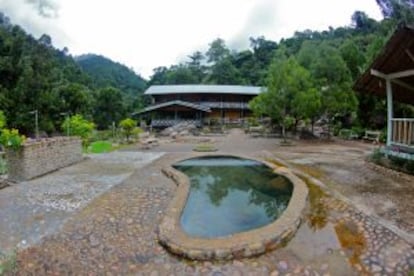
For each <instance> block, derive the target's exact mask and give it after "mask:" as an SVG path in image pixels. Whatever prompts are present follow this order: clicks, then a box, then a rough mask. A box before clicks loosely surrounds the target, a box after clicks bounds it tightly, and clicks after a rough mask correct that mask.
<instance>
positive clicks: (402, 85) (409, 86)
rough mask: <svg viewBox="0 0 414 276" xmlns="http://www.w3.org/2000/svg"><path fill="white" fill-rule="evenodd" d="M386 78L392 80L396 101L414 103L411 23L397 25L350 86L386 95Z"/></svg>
mask: <svg viewBox="0 0 414 276" xmlns="http://www.w3.org/2000/svg"><path fill="white" fill-rule="evenodd" d="M387 80H388V81H390V82H391V84H392V90H393V98H394V99H395V100H396V101H399V102H402V103H408V104H414V26H406V25H401V26H399V27H398V29H397V30H396V31H395V32H394V34H393V35H392V36H391V38H390V39H389V40H388V42H387V44H386V45H385V47H384V49H383V50H382V52H381V54H380V55H379V56H378V57H377V58H376V59H375V60H374V62H373V63H372V64H371V66H370V67H369V68H368V69H367V70H366V71H365V72H364V74H362V76H360V78H359V79H358V80H357V81H356V82H355V84H354V87H353V88H354V90H356V91H358V92H361V93H366V94H374V95H378V96H385V95H386V81H387Z"/></svg>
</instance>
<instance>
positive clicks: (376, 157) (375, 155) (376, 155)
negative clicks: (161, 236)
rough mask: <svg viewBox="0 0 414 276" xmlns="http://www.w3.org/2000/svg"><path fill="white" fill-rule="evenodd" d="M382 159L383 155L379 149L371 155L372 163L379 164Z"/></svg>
mask: <svg viewBox="0 0 414 276" xmlns="http://www.w3.org/2000/svg"><path fill="white" fill-rule="evenodd" d="M383 157H384V154H383V153H382V152H381V151H380V150H379V149H375V150H374V152H373V153H372V155H371V160H372V162H374V163H377V164H381V161H382V158H383Z"/></svg>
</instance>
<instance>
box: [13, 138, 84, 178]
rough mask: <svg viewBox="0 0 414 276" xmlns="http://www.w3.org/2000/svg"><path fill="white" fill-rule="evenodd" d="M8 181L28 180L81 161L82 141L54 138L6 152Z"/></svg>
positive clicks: (30, 143) (32, 142)
mask: <svg viewBox="0 0 414 276" xmlns="http://www.w3.org/2000/svg"><path fill="white" fill-rule="evenodd" d="M6 159H7V164H8V179H9V180H11V181H15V182H19V181H24V180H29V179H32V178H35V177H37V176H40V175H44V174H47V173H49V172H51V171H55V170H57V169H60V168H63V167H66V166H68V165H71V164H74V163H76V162H79V161H81V160H82V141H81V139H79V138H77V137H56V138H48V139H42V140H40V141H31V142H26V143H25V144H24V145H23V147H22V148H21V149H20V150H18V151H14V150H11V149H7V150H6Z"/></svg>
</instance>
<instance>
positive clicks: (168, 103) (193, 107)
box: [134, 100, 211, 114]
mask: <svg viewBox="0 0 414 276" xmlns="http://www.w3.org/2000/svg"><path fill="white" fill-rule="evenodd" d="M173 105H180V106H184V107H188V108H192V109H196V110H200V111H204V112H211V109H210V108H209V107H206V106H202V105H198V104H194V103H189V102H185V101H180V100H176V101H169V102H165V103H160V104H156V105H152V106H149V107H147V108H144V109H143V110H141V111H139V112H136V113H134V114H141V113H146V112H150V111H153V110H157V109H160V108H163V107H167V106H173Z"/></svg>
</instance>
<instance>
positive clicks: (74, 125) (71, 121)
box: [61, 114, 95, 146]
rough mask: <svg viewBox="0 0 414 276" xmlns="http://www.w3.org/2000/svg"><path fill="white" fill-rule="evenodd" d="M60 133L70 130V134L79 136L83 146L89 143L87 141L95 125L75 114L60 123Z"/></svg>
mask: <svg viewBox="0 0 414 276" xmlns="http://www.w3.org/2000/svg"><path fill="white" fill-rule="evenodd" d="M61 128H62V131H66V130H67V129H69V130H70V134H71V135H74V136H79V137H81V139H82V144H83V146H86V145H87V144H88V143H89V139H90V137H91V135H92V132H93V130H94V129H95V124H94V123H93V122H90V121H88V120H86V119H84V118H83V117H82V115H80V114H76V115H74V116H71V117H67V118H66V119H65V121H64V122H63V123H62V126H61Z"/></svg>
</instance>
